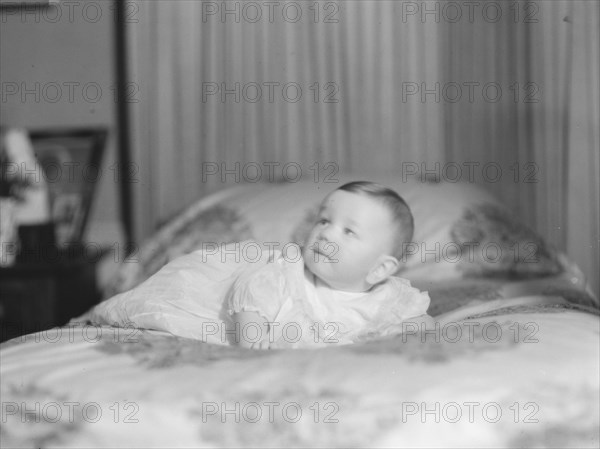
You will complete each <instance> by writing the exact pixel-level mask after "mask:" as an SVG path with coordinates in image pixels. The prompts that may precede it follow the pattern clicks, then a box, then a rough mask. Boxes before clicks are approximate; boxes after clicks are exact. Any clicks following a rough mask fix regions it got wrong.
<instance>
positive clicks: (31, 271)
mask: <svg viewBox="0 0 600 449" xmlns="http://www.w3.org/2000/svg"><path fill="white" fill-rule="evenodd" d="M75 253H76V252H74V251H72V250H70V251H58V252H56V253H55V254H53V255H52V258H45V259H47V260H36V261H30V262H21V263H19V262H18V263H17V264H15V265H13V266H11V267H2V268H0V341H5V340H8V339H10V338H13V337H17V336H19V335H23V334H28V333H31V332H37V331H41V330H46V329H50V328H52V327H55V326H62V325H64V324H66V323H67V322H68V321H69V320H70V319H71V318H74V317H76V316H78V315H81V314H83V313H84V312H86V311H87V310H88V309H89V308H91V307H92V306H93V305H95V304H97V303H98V302H99V300H100V294H99V292H98V290H97V286H96V263H97V262H98V259H99V258H94V259H91V258H89V257H87V258H86V257H83V256H82V255H81V254H75ZM50 259H51V260H50Z"/></svg>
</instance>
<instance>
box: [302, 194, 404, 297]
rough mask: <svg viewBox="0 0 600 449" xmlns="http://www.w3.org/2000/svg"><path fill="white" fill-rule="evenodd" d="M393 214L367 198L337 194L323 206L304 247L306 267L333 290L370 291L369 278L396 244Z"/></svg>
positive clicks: (327, 198) (327, 199) (325, 201)
mask: <svg viewBox="0 0 600 449" xmlns="http://www.w3.org/2000/svg"><path fill="white" fill-rule="evenodd" d="M392 229H393V221H392V214H391V213H390V212H389V211H388V210H387V209H386V207H385V206H384V205H382V204H380V203H379V202H377V201H375V200H373V199H372V198H369V197H367V196H365V195H360V194H356V193H351V192H345V191H343V190H336V191H334V192H333V193H331V194H330V195H328V196H327V197H326V198H325V199H324V200H323V203H322V204H321V210H320V212H319V217H318V219H317V223H316V224H315V225H314V227H313V228H312V230H311V232H310V234H309V236H308V237H307V239H306V242H305V243H304V251H303V257H304V263H305V264H306V266H307V267H308V269H309V270H310V271H311V272H312V273H313V274H315V275H316V276H317V277H319V278H320V279H321V280H322V281H324V282H325V283H327V284H328V285H329V286H330V287H332V288H335V289H337V290H344V291H366V290H368V289H369V288H370V287H371V284H370V283H369V282H367V275H368V274H369V272H370V271H371V270H372V269H373V267H375V266H376V265H377V263H378V262H379V261H380V259H381V258H382V257H386V255H387V256H389V255H390V253H391V248H393V244H394V234H393V232H392V231H391V230H392Z"/></svg>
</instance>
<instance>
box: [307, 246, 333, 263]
mask: <svg viewBox="0 0 600 449" xmlns="http://www.w3.org/2000/svg"><path fill="white" fill-rule="evenodd" d="M311 250H312V252H313V253H315V254H317V255H319V256H322V257H325V258H326V259H327V260H331V257H330V256H329V254H327V253H325V252H324V251H322V250H321V249H320V248H319V247H318V245H315V246H314V247H313V248H311Z"/></svg>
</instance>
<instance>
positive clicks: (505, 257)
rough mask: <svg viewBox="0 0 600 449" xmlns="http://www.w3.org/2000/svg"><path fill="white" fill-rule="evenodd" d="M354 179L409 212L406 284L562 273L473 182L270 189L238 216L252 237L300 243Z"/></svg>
mask: <svg viewBox="0 0 600 449" xmlns="http://www.w3.org/2000/svg"><path fill="white" fill-rule="evenodd" d="M352 180H370V181H374V182H378V183H380V184H383V185H386V186H388V187H390V188H392V189H394V190H395V191H396V192H398V193H399V194H400V195H401V196H402V197H403V198H404V199H405V201H406V202H407V203H408V205H409V206H410V208H411V210H412V213H413V216H414V221H415V233H414V238H413V242H411V243H409V244H407V245H406V251H405V255H404V260H402V261H401V262H403V268H402V269H401V271H400V272H399V273H398V275H399V276H402V277H405V278H407V279H410V280H449V279H461V278H467V277H475V278H481V277H488V278H489V277H500V278H509V279H522V278H531V277H540V276H549V275H554V274H557V273H560V272H561V271H563V267H562V265H561V263H560V262H559V257H558V252H557V251H555V250H553V249H552V248H550V247H549V246H548V245H546V243H545V242H544V240H543V239H542V238H541V237H540V236H539V235H538V234H536V233H535V232H534V231H533V230H531V229H530V228H528V227H527V226H525V225H524V224H523V223H522V222H521V221H520V220H519V219H518V217H516V216H514V215H513V214H512V213H510V211H509V210H508V209H507V208H506V207H504V206H502V205H501V204H500V203H499V202H498V201H497V200H496V199H495V198H494V197H493V196H491V195H490V194H489V193H487V192H486V191H484V190H483V189H481V188H478V187H476V186H475V185H474V184H467V183H426V182H419V181H411V182H402V181H401V180H400V178H398V177H390V176H377V175H375V176H365V175H362V176H361V175H344V176H340V179H339V182H336V183H333V184H332V183H330V184H315V183H310V182H304V183H296V184H287V185H281V186H273V187H272V189H269V190H266V191H263V192H261V193H260V194H259V195H257V196H255V197H253V198H252V199H246V200H245V201H244V206H243V208H242V209H243V210H240V214H241V216H242V217H244V219H245V221H246V222H247V223H248V226H249V227H250V229H251V230H252V231H251V232H252V237H253V238H254V239H256V240H259V241H263V242H267V241H270V242H275V243H277V244H279V245H285V243H286V242H294V243H297V244H300V245H302V244H303V243H304V240H305V237H306V235H307V234H308V232H309V230H310V228H311V227H312V225H313V223H314V222H315V219H316V216H317V213H318V206H319V204H320V202H321V200H322V199H323V198H324V197H325V195H326V194H327V193H329V192H331V191H333V190H335V189H336V188H337V187H339V186H341V185H342V184H344V183H345V182H349V181H352Z"/></svg>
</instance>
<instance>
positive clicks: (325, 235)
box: [319, 226, 333, 241]
mask: <svg viewBox="0 0 600 449" xmlns="http://www.w3.org/2000/svg"><path fill="white" fill-rule="evenodd" d="M319 237H320V238H321V240H327V241H330V240H331V239H332V237H333V230H332V227H331V226H325V227H323V228H322V229H321V230H320V231H319Z"/></svg>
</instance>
